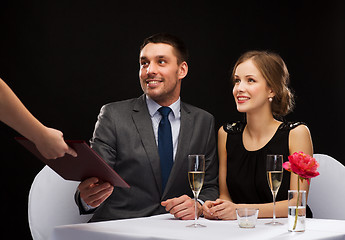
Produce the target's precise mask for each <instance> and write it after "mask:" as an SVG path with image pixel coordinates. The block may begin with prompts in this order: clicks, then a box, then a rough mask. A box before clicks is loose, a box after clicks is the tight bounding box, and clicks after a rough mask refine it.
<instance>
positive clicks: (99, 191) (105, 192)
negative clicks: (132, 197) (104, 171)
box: [78, 177, 114, 207]
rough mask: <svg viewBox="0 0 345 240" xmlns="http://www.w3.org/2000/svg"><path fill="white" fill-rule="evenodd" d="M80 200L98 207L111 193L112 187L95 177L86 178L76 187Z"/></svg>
mask: <svg viewBox="0 0 345 240" xmlns="http://www.w3.org/2000/svg"><path fill="white" fill-rule="evenodd" d="M78 190H79V191H80V198H81V199H83V201H84V202H85V203H86V204H87V205H89V206H91V207H98V206H99V205H100V204H101V203H103V202H104V201H105V200H106V199H107V198H108V197H109V196H110V195H111V193H112V192H113V190H114V187H113V186H112V185H111V184H110V183H108V182H102V181H100V180H99V179H98V178H96V177H92V178H88V179H86V180H84V181H83V182H81V183H80V184H79V186H78Z"/></svg>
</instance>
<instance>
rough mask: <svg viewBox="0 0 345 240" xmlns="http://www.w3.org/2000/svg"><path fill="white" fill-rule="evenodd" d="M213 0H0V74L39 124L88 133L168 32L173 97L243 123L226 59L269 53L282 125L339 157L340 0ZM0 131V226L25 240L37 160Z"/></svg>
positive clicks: (343, 25) (128, 94) (344, 60)
mask: <svg viewBox="0 0 345 240" xmlns="http://www.w3.org/2000/svg"><path fill="white" fill-rule="evenodd" d="M222 2H223V3H222V4H221V3H217V2H216V1H195V2H194V3H192V2H187V1H181V2H180V1H142V2H141V3H138V2H135V1H121V2H120V1H115V0H78V1H74V0H52V1H49V0H43V1H34V0H26V1H15V0H9V1H4V0H1V3H0V31H1V33H0V77H1V78H3V79H4V80H5V81H6V82H7V83H8V85H9V86H10V87H11V88H12V89H13V90H14V91H15V93H16V94H17V95H18V96H19V98H20V99H21V100H22V101H23V102H24V104H25V105H26V106H27V108H28V109H29V110H30V111H31V112H32V113H33V114H34V115H35V116H36V117H37V118H38V119H39V120H40V121H42V122H43V123H44V124H45V125H47V126H51V127H54V128H57V129H60V130H62V131H63V132H64V135H65V138H66V139H85V140H88V139H89V138H90V137H91V136H92V131H93V128H94V124H95V122H96V117H97V115H98V113H99V110H100V107H101V106H102V105H103V104H105V103H108V102H111V101H118V100H123V99H128V98H133V97H138V96H139V95H141V94H142V91H141V88H140V85H139V81H138V70H139V64H138V54H139V50H138V49H139V46H140V44H141V42H142V40H143V39H144V38H145V37H147V36H149V35H152V34H153V33H156V32H161V31H164V32H170V33H173V34H176V35H178V36H180V37H181V38H182V39H184V40H185V42H186V44H187V46H188V47H189V50H190V56H191V58H190V61H189V73H188V76H187V77H186V79H184V80H183V89H182V100H183V101H185V102H188V103H191V104H194V105H196V106H199V107H201V108H204V109H206V110H207V111H209V112H211V113H212V114H213V115H214V116H215V117H216V120H217V127H219V126H220V125H221V124H222V123H224V122H226V121H229V120H238V119H241V118H242V116H241V115H240V114H238V113H237V112H236V108H235V105H234V101H233V98H232V95H231V87H230V83H229V70H230V69H231V66H232V65H233V64H234V62H235V61H236V59H237V58H238V57H239V55H240V54H241V53H243V52H244V51H246V50H252V49H260V50H264V49H268V50H272V51H275V52H277V53H279V54H280V55H281V56H282V57H283V59H284V60H285V62H286V64H287V66H288V69H289V71H290V74H291V86H292V88H293V89H294V91H295V93H296V96H297V98H296V102H297V107H296V110H295V111H294V112H293V113H292V114H290V115H289V116H287V120H298V121H304V122H306V123H307V124H308V126H309V128H310V130H311V133H312V137H313V142H314V150H315V152H316V153H325V154H328V155H331V156H333V157H335V158H337V159H338V160H340V161H341V162H342V163H345V159H344V157H343V155H342V147H343V143H344V141H343V136H344V125H343V122H342V119H341V118H342V116H343V115H344V113H343V108H344V107H343V106H344V103H345V100H344V89H345V88H344V82H345V71H344V67H345V47H344V46H345V37H344V32H345V17H344V15H345V4H344V1H327V2H324V1H286V3H279V4H278V3H272V2H265V1H256V2H254V3H251V4H249V3H248V2H247V1H241V2H245V3H246V4H244V3H234V1H231V4H229V3H226V2H225V4H224V1H222ZM279 2H281V1H279ZM0 133H1V138H0V151H1V154H0V158H1V165H2V166H1V169H2V173H3V174H2V175H1V178H2V181H3V184H2V186H4V188H5V191H3V190H2V191H1V192H2V193H1V209H2V211H1V212H2V218H4V220H5V222H6V224H2V226H1V228H3V231H6V232H9V233H13V234H15V235H18V234H19V235H20V234H22V235H21V236H22V239H25V238H30V232H29V228H28V223H27V196H28V192H29V189H30V186H31V183H32V181H33V179H34V177H35V175H36V174H37V173H38V172H39V171H40V169H41V168H42V167H43V164H42V163H41V162H39V161H38V160H36V159H35V158H34V157H32V156H31V155H30V154H29V153H28V152H26V150H24V149H23V148H22V147H21V146H19V145H18V144H17V143H16V142H15V141H14V140H13V137H14V136H18V134H17V133H16V132H14V131H13V130H12V129H10V128H9V127H7V126H5V125H4V124H2V123H0ZM3 235H5V234H3ZM18 237H20V236H18Z"/></svg>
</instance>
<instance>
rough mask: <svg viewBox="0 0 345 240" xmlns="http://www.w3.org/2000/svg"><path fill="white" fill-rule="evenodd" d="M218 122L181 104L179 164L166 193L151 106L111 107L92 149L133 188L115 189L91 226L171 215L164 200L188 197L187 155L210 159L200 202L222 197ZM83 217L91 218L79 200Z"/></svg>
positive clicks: (126, 104) (125, 103) (142, 101)
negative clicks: (163, 214)
mask: <svg viewBox="0 0 345 240" xmlns="http://www.w3.org/2000/svg"><path fill="white" fill-rule="evenodd" d="M214 127H215V126H214V117H213V116H212V115H211V114H209V113H207V112H206V111H204V110H201V109H199V108H196V107H193V106H191V105H188V104H185V103H182V102H181V127H180V134H179V138H178V147H177V152H176V157H175V162H174V165H173V168H172V170H171V173H170V177H169V180H168V182H167V186H166V188H165V190H164V192H162V184H161V173H160V160H159V154H158V148H157V144H156V141H155V137H154V132H153V128H152V121H151V117H150V114H149V112H148V109H147V105H146V97H145V95H142V96H141V97H139V98H136V99H130V100H126V101H121V102H115V103H110V104H107V105H105V106H103V107H102V109H101V112H100V114H99V116H98V121H97V123H96V126H95V131H94V134H93V138H92V139H91V147H92V148H93V149H94V150H95V151H96V152H97V153H98V154H99V155H100V156H101V157H102V158H103V159H104V160H106V161H107V163H108V164H109V165H110V166H111V167H113V168H114V170H115V171H116V172H117V173H118V174H119V175H120V176H121V177H122V178H123V179H124V180H125V181H126V182H127V183H128V184H129V185H130V186H131V187H130V188H129V189H126V188H117V187H115V188H114V191H113V193H112V195H111V196H110V197H109V198H108V199H107V200H106V201H105V202H104V203H103V204H101V206H100V207H98V208H97V210H96V211H95V212H94V215H93V217H92V219H91V221H105V220H113V219H123V218H133V217H145V216H151V215H156V214H161V213H166V211H165V209H164V208H163V207H161V205H160V203H161V201H163V200H166V199H170V198H174V197H180V196H182V195H184V194H187V195H188V196H190V197H193V194H192V191H191V189H190V187H189V183H188V174H187V172H188V170H187V166H188V160H187V159H188V157H187V156H188V155H189V154H205V156H206V174H205V182H204V186H203V189H202V191H201V193H200V196H199V198H200V199H201V200H203V201H206V200H215V199H216V198H217V197H218V161H217V156H216V135H215V131H214ZM76 201H77V204H78V205H79V209H80V212H81V213H87V212H85V211H84V210H83V208H82V207H81V204H80V198H79V197H78V196H77V197H76Z"/></svg>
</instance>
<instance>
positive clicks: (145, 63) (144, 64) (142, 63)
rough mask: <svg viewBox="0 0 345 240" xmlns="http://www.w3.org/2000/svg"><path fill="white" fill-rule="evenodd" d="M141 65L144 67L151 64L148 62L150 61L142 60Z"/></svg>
mask: <svg viewBox="0 0 345 240" xmlns="http://www.w3.org/2000/svg"><path fill="white" fill-rule="evenodd" d="M140 65H141V66H142V67H145V66H147V65H149V63H148V62H141V63H140Z"/></svg>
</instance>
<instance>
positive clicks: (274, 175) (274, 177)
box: [266, 155, 283, 225]
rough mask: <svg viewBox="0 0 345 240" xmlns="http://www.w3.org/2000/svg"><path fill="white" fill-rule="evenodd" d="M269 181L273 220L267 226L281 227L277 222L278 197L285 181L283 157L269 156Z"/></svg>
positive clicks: (267, 160) (267, 161) (267, 166)
mask: <svg viewBox="0 0 345 240" xmlns="http://www.w3.org/2000/svg"><path fill="white" fill-rule="evenodd" d="M266 170H267V181H268V185H269V187H270V189H271V192H272V195H273V219H272V221H271V222H268V223H266V224H270V225H281V224H282V223H280V222H278V221H276V211H275V210H276V209H275V207H276V196H277V193H278V190H279V187H280V184H281V182H282V179H283V155H267V159H266Z"/></svg>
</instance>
